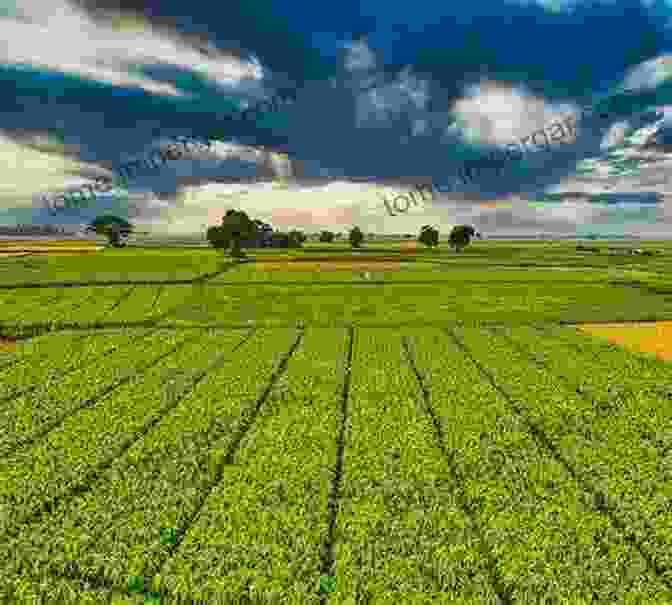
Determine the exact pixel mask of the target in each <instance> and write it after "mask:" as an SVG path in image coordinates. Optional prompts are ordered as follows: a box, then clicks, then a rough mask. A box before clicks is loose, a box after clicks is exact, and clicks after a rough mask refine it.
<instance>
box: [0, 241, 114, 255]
mask: <svg viewBox="0 0 672 605" xmlns="http://www.w3.org/2000/svg"><path fill="white" fill-rule="evenodd" d="M101 248H102V246H100V245H99V244H98V242H97V241H96V240H72V239H43V240H29V239H24V240H21V239H12V240H4V241H2V240H0V255H2V256H16V255H17V254H26V253H28V254H40V253H48V254H54V253H56V254H72V253H87V252H96V251H97V250H100V249H101Z"/></svg>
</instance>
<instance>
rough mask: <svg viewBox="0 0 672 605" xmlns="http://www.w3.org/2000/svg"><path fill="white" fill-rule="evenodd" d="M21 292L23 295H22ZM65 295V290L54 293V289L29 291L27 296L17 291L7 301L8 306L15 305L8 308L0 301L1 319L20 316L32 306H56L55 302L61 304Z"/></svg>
mask: <svg viewBox="0 0 672 605" xmlns="http://www.w3.org/2000/svg"><path fill="white" fill-rule="evenodd" d="M22 294H23V295H22ZM64 297H65V291H64V290H62V291H60V292H59V291H57V292H55V293H54V291H53V290H52V291H40V290H38V291H37V292H34V291H33V292H30V294H29V295H28V296H26V295H25V294H24V293H17V294H15V295H14V300H13V301H12V302H11V303H9V304H10V307H11V305H13V304H17V305H18V306H17V307H14V308H8V307H7V306H5V305H4V304H3V303H4V301H3V302H2V303H0V306H1V308H2V315H1V317H2V320H3V321H7V320H11V319H12V318H16V317H20V316H22V315H23V314H25V313H30V312H31V311H32V309H33V307H38V308H40V307H43V306H44V305H54V306H58V305H57V304H56V303H59V304H61V303H62V302H63V298H64Z"/></svg>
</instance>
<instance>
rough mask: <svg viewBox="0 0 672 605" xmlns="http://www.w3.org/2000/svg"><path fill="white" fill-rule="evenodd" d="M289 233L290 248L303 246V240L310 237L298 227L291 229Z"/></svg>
mask: <svg viewBox="0 0 672 605" xmlns="http://www.w3.org/2000/svg"><path fill="white" fill-rule="evenodd" d="M287 235H288V237H289V247H290V248H301V246H303V242H305V241H306V240H307V239H308V238H307V237H306V234H305V233H303V231H299V230H297V229H294V230H292V231H290V232H289V233H288V234H287Z"/></svg>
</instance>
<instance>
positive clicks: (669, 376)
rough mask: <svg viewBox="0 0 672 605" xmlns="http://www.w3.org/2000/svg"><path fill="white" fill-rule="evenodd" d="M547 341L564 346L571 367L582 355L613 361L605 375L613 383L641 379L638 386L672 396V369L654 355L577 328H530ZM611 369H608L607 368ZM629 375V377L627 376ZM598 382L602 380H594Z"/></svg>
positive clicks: (596, 359) (597, 360) (532, 326)
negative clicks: (646, 384)
mask: <svg viewBox="0 0 672 605" xmlns="http://www.w3.org/2000/svg"><path fill="white" fill-rule="evenodd" d="M530 328H531V329H533V330H534V331H535V332H537V333H538V334H539V335H541V337H543V338H544V339H549V341H550V342H551V343H552V345H553V346H554V347H559V346H562V347H564V350H565V351H566V354H567V355H568V356H569V357H570V360H569V361H568V364H569V367H572V368H574V367H575V365H574V364H573V363H572V362H571V358H573V357H575V356H576V354H577V353H578V354H579V355H580V356H581V358H583V359H587V360H588V361H590V362H591V363H592V362H595V363H600V360H601V359H604V360H609V363H608V364H607V363H606V362H605V363H604V364H603V365H604V371H605V372H608V376H609V377H611V380H613V381H616V382H618V381H621V380H623V379H624V378H626V379H627V380H630V379H637V381H638V382H640V383H641V382H643V381H644V379H646V381H648V384H649V389H651V388H653V389H655V390H656V391H657V392H659V393H660V394H662V395H664V396H666V397H667V396H672V366H670V365H669V364H668V363H665V362H662V361H660V360H659V359H656V358H655V357H652V356H650V355H642V354H638V353H637V352H636V351H631V350H628V349H625V348H624V347H622V346H620V345H617V344H614V343H612V342H609V341H607V340H603V339H601V338H594V337H593V336H591V335H590V334H587V333H584V332H579V331H577V330H575V329H573V328H569V327H564V326H563V327H560V326H556V325H551V326H548V325H542V326H535V325H534V324H532V325H530ZM607 366H608V367H607ZM623 372H625V374H623ZM592 378H594V379H598V378H599V377H597V376H593V377H592Z"/></svg>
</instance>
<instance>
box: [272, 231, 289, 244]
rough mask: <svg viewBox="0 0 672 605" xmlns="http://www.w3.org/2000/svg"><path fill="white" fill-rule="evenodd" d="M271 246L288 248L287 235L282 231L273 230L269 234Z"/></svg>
mask: <svg viewBox="0 0 672 605" xmlns="http://www.w3.org/2000/svg"><path fill="white" fill-rule="evenodd" d="M271 247H272V248H288V247H289V235H288V234H287V233H283V232H282V231H274V232H273V234H272V235H271Z"/></svg>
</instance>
